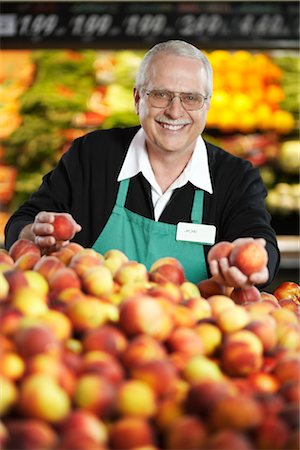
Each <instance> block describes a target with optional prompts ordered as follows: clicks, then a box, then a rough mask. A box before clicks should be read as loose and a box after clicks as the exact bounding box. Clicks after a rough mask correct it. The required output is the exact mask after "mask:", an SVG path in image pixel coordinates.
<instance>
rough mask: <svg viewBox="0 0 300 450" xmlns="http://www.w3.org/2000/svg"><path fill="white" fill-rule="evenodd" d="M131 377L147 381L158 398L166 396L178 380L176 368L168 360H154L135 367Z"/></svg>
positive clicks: (131, 371)
mask: <svg viewBox="0 0 300 450" xmlns="http://www.w3.org/2000/svg"><path fill="white" fill-rule="evenodd" d="M130 374H131V377H132V378H134V379H137V380H141V381H145V382H146V383H148V384H149V386H151V388H152V389H153V390H154V391H155V392H156V393H157V395H158V396H162V395H166V394H167V393H168V391H169V390H171V389H172V388H173V386H174V384H175V383H176V382H177V380H178V373H177V370H176V368H175V366H174V365H173V364H172V363H171V362H170V361H169V360H167V359H156V360H155V359H154V360H149V361H145V362H143V363H142V362H141V363H140V364H138V365H136V366H133V367H132V369H131V370H130Z"/></svg>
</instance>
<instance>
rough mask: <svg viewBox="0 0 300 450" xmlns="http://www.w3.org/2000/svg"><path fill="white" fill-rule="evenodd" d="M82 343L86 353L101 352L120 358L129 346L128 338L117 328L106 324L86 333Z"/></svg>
mask: <svg viewBox="0 0 300 450" xmlns="http://www.w3.org/2000/svg"><path fill="white" fill-rule="evenodd" d="M82 343H83V348H84V350H85V351H91V350H101V351H103V352H107V353H109V354H110V355H113V356H119V355H121V354H122V353H123V352H124V350H125V348H126V346H127V338H126V337H125V335H124V333H122V331H121V330H119V329H118V328H117V327H116V326H114V325H111V324H105V325H102V326H100V327H99V328H96V329H93V330H89V331H88V332H87V333H85V335H84V336H83V340H82Z"/></svg>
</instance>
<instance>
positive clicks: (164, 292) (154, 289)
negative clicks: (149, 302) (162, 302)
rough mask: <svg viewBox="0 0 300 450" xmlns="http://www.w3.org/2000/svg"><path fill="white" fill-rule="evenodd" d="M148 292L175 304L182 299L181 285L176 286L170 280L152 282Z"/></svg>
mask: <svg viewBox="0 0 300 450" xmlns="http://www.w3.org/2000/svg"><path fill="white" fill-rule="evenodd" d="M148 293H149V294H150V295H151V296H153V297H162V298H165V299H166V300H170V301H171V302H173V303H177V304H178V303H180V302H181V301H182V300H183V294H182V290H181V286H178V285H177V284H174V283H172V282H171V281H166V282H165V283H161V284H157V283H155V282H153V284H152V285H150V287H149V288H148Z"/></svg>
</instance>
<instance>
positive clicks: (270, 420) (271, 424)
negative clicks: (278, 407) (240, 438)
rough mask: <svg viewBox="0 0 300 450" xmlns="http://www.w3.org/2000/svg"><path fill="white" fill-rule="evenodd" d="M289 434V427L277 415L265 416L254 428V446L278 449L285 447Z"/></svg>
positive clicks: (270, 449) (272, 449) (271, 449)
mask: <svg viewBox="0 0 300 450" xmlns="http://www.w3.org/2000/svg"><path fill="white" fill-rule="evenodd" d="M289 434H290V428H289V427H288V426H287V424H286V423H285V421H284V420H282V419H281V418H279V417H275V416H270V417H265V418H264V420H263V421H262V423H261V424H260V425H259V426H258V427H257V428H256V429H255V435H254V439H253V440H254V443H255V448H256V449H258V450H260V449H263V450H265V449H269V450H277V449H278V450H280V449H282V448H286V445H287V443H288V439H289Z"/></svg>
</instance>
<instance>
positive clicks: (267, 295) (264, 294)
mask: <svg viewBox="0 0 300 450" xmlns="http://www.w3.org/2000/svg"><path fill="white" fill-rule="evenodd" d="M260 298H261V300H270V301H273V302H274V303H275V304H278V300H277V298H276V297H275V295H273V294H270V292H265V291H261V293H260Z"/></svg>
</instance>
